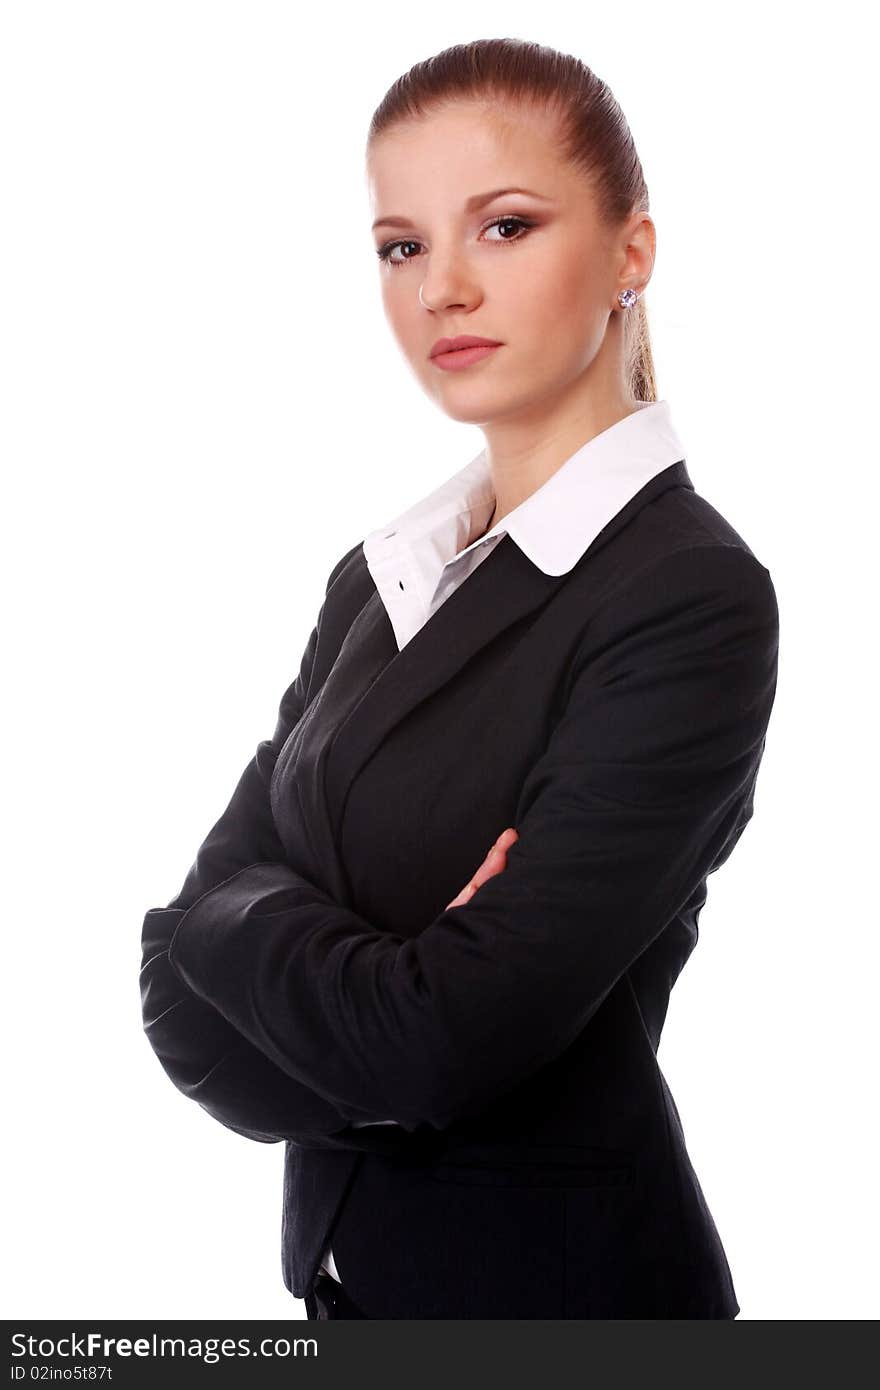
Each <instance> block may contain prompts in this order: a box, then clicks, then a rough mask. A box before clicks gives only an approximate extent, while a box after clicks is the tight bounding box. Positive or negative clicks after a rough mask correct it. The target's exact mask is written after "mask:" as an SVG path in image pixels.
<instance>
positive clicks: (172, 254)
mask: <svg viewBox="0 0 880 1390" xmlns="http://www.w3.org/2000/svg"><path fill="white" fill-rule="evenodd" d="M860 12H861V13H864V11H863V10H862V11H860V9H859V7H857V6H855V5H844V4H837V5H834V6H833V7H829V8H828V9H827V11H826V10H825V9H824V7H812V6H803V5H793V4H792V5H787V4H760V5H751V6H750V5H742V4H741V5H739V6H738V7H736V8H735V9H733V10H730V9H725V10H719V9H718V8H717V7H714V8H713V7H712V6H705V5H699V6H698V5H683V4H669V3H666V4H663V5H657V4H655V3H651V4H643V3H636V0H632V3H630V4H628V5H627V6H624V7H621V6H616V5H611V4H605V5H589V4H581V5H577V6H572V5H570V4H568V3H556V2H555V0H545V3H543V4H542V5H541V6H539V7H538V8H536V7H535V6H534V4H522V3H516V2H513V3H511V0H505V3H491V4H490V3H482V4H476V5H475V4H474V3H467V4H461V3H444V5H442V6H418V5H414V6H410V5H402V6H395V5H387V6H374V5H369V6H363V7H361V6H357V7H355V6H351V7H350V9H349V11H348V12H346V9H345V7H338V6H337V7H333V8H328V7H326V6H318V7H309V6H306V7H302V6H295V5H294V4H293V3H285V4H282V3H259V2H258V0H247V3H244V0H240V3H234V4H233V3H218V0H211V3H195V2H194V0H173V2H172V3H168V2H167V0H149V3H119V0H116V3H103V4H98V3H84V2H83V0H81V2H80V3H77V4H75V5H70V4H66V3H57V4H51V3H9V2H8V0H7V3H6V4H5V5H4V6H3V8H2V11H0V55H2V56H0V131H2V136H0V141H2V144H0V161H2V164H0V187H2V201H3V214H2V219H0V241H2V244H0V276H2V309H0V335H2V336H0V351H2V362H0V379H2V394H3V400H2V411H0V430H2V440H0V443H2V462H3V477H4V483H3V502H4V506H3V538H4V544H3V547H2V550H3V568H4V571H5V575H4V585H3V592H4V596H5V599H6V603H5V605H4V606H5V634H6V635H5V640H4V647H5V650H6V655H7V657H8V658H9V661H8V664H7V666H6V671H7V675H6V679H5V682H4V685H3V697H4V703H5V717H4V720H3V725H2V727H3V733H4V745H5V746H4V750H3V757H4V770H5V773H6V779H5V780H6V796H5V797H4V802H5V810H6V834H5V837H4V839H5V847H6V850H7V853H6V867H5V874H4V877H5V882H6V885H7V888H6V892H5V899H6V903H7V911H6V914H5V924H4V958H3V966H4V988H3V1010H2V1014H3V1026H4V1029H5V1032H6V1037H5V1042H4V1059H5V1061H6V1067H7V1078H6V1084H5V1105H4V1109H5V1119H6V1126H5V1130H6V1135H5V1143H4V1148H3V1155H4V1178H3V1195H4V1198H5V1200H6V1204H7V1210H6V1211H5V1213H4V1227H3V1229H4V1233H5V1235H4V1246H5V1253H6V1269H5V1275H4V1278H5V1285H6V1286H5V1288H4V1290H3V1306H4V1310H5V1314H4V1315H5V1316H6V1317H30V1318H54V1317H58V1318H68V1317H84V1316H91V1317H100V1318H102V1319H108V1318H115V1317H118V1318H126V1317H141V1318H162V1317H176V1318H183V1317H213V1318H234V1317H241V1318H262V1317H282V1318H283V1317H290V1318H301V1317H303V1316H304V1311H305V1310H304V1306H303V1304H302V1303H301V1302H299V1301H295V1300H292V1299H291V1297H290V1295H289V1294H288V1293H287V1291H286V1289H285V1288H284V1286H283V1283H282V1279H281V1266H280V1217H281V1206H280V1203H281V1173H282V1161H283V1146H282V1145H261V1144H256V1143H252V1142H249V1141H248V1140H246V1139H244V1138H241V1137H239V1136H238V1135H236V1134H234V1133H232V1132H231V1131H228V1130H226V1129H224V1128H223V1127H222V1126H220V1125H218V1124H216V1123H215V1122H214V1121H213V1120H211V1119H210V1118H209V1117H208V1116H207V1115H206V1114H205V1113H204V1112H203V1111H202V1110H201V1109H200V1108H199V1107H198V1106H195V1105H193V1104H192V1103H191V1102H189V1101H187V1100H185V1099H184V1097H183V1096H181V1095H180V1094H179V1093H178V1092H177V1091H176V1090H175V1089H174V1087H173V1086H172V1085H171V1083H170V1081H168V1079H167V1078H166V1077H165V1075H164V1073H163V1072H162V1070H161V1068H160V1066H159V1064H158V1062H157V1060H156V1058H155V1056H154V1055H153V1053H152V1051H151V1049H150V1047H149V1045H148V1044H147V1042H146V1039H145V1037H144V1035H143V1033H142V1031H141V1019H140V1001H139V995H138V969H139V964H140V929H141V923H142V919H143V915H144V912H145V911H146V909H147V908H148V907H151V906H161V905H164V904H165V903H166V902H167V901H168V900H170V898H171V897H172V896H173V895H174V894H175V893H176V892H177V891H178V890H179V888H180V886H181V884H182V881H183V877H184V875H185V873H186V870H187V869H188V867H189V865H190V863H191V862H192V859H193V857H194V855H195V851H196V849H197V847H198V845H199V844H200V843H201V840H202V839H203V837H204V835H205V834H206V833H207V831H208V829H209V828H210V826H211V825H212V824H213V823H214V821H215V820H216V818H217V816H218V815H219V814H220V812H221V811H222V810H223V808H224V807H225V805H226V803H227V801H228V799H229V796H230V795H231V793H232V790H233V788H234V786H235V783H236V781H237V779H238V776H239V773H240V771H241V769H242V768H243V767H244V765H245V763H246V762H247V761H248V760H249V759H250V757H251V756H252V754H253V751H254V749H255V748H256V745H257V743H258V742H259V741H260V740H261V739H263V738H266V737H269V736H270V735H271V733H272V730H273V728H274V724H275V716H276V706H277V701H278V699H279V698H280V695H281V692H282V690H283V689H284V688H285V687H286V685H287V684H288V682H289V681H290V680H291V679H292V676H293V674H294V673H295V671H296V670H297V669H298V665H299V659H300V656H301V653H302V649H303V647H304V645H305V642H306V639H307V637H308V634H309V632H310V631H311V627H312V625H313V622H314V619H315V616H316V614H317V610H318V607H319V604H320V601H321V599H322V597H323V591H324V584H325V582H326V578H327V575H328V574H329V571H330V569H331V567H332V566H333V565H334V564H335V562H336V561H337V559H339V557H340V556H341V555H342V554H343V552H344V551H345V550H346V549H348V548H349V547H350V546H352V545H354V544H355V543H356V542H357V541H358V540H360V539H361V538H362V537H363V536H364V535H365V534H366V532H367V531H368V530H371V529H372V528H373V527H375V526H378V525H380V524H381V523H383V522H384V521H386V520H387V519H388V518H389V517H390V516H392V515H395V514H396V513H397V512H398V511H400V510H402V509H403V507H404V506H405V505H408V504H409V503H411V502H412V501H414V500H415V499H416V498H417V497H420V496H422V495H423V494H424V493H426V492H427V491H428V490H429V489H430V488H431V487H433V486H435V485H437V484H439V482H441V481H442V480H443V479H444V478H446V477H447V476H448V475H449V474H450V473H452V472H453V471H454V470H455V469H457V468H458V467H460V466H461V465H462V464H463V463H464V462H466V461H467V460H468V459H469V458H471V457H472V456H473V455H474V453H475V452H476V451H477V450H478V449H479V448H480V447H481V445H482V436H481V435H480V434H479V432H478V431H476V430H475V429H474V428H473V427H470V426H465V425H461V424H459V423H457V422H455V421H451V420H449V419H448V418H447V417H445V416H443V415H442V414H441V413H440V412H439V411H438V410H437V409H436V408H435V406H434V405H433V404H432V403H431V402H430V401H429V400H428V399H427V398H426V397H424V396H423V395H421V394H420V391H419V389H418V386H417V384H416V383H415V381H414V378H413V377H412V376H411V374H410V371H409V369H408V367H407V366H406V364H405V363H404V361H403V360H402V359H401V357H400V356H399V354H398V351H397V348H396V345H395V344H394V342H393V340H392V338H391V335H390V330H389V329H388V327H387V325H386V323H385V320H384V317H383V314H382V308H381V301H380V295H379V272H378V267H377V263H376V258H375V255H374V252H373V245H372V241H371V237H370V233H369V220H370V219H369V207H368V203H367V197H366V188H365V182H364V172H363V147H364V142H365V138H366V129H367V125H368V122H369V118H370V116H371V115H372V112H373V109H374V108H375V106H376V105H377V104H378V103H379V101H380V100H381V98H382V96H383V95H384V93H385V91H386V89H387V88H388V86H389V85H390V84H391V83H392V82H393V81H394V79H395V78H396V77H397V76H399V75H400V74H401V73H403V72H404V71H405V70H406V69H407V68H408V67H409V66H410V65H411V64H413V63H414V62H416V61H418V60H419V59H421V58H423V57H427V56H428V55H429V54H431V53H433V52H437V51H438V50H440V49H441V48H443V47H446V46H447V45H449V44H452V43H456V42H463V41H468V40H470V39H474V38H481V37H490V36H493V35H494V36H505V35H509V36H515V37H519V38H528V39H534V40H537V41H539V42H542V43H546V44H549V45H552V46H554V47H557V48H560V49H563V50H565V51H569V52H574V53H576V54H577V55H578V56H580V57H581V58H582V59H584V61H586V62H587V63H588V64H589V65H590V66H591V67H593V68H594V69H595V70H596V71H597V72H598V73H599V74H600V75H601V76H602V77H604V78H605V79H606V81H608V82H609V84H610V86H611V88H612V90H613V91H614V93H615V95H616V96H617V97H618V99H619V100H620V102H621V104H622V106H623V109H624V111H625V112H626V114H627V116H628V118H629V121H630V124H631V127H632V130H633V133H634V136H635V140H636V144H637V147H638V149H639V153H640V156H641V159H642V162H643V165H644V168H645V171H646V175H647V179H648V184H649V188H650V191H651V213H652V216H653V217H654V219H655V222H656V224H657V229H658V255H657V263H656V267H655V272H654V276H653V279H652V282H651V286H650V288H649V291H648V296H647V303H648V310H649V315H650V322H651V327H652V334H653V343H654V351H655V355H656V360H657V368H658V375H659V393H660V396H661V397H662V398H665V399H668V400H669V401H670V404H671V406H672V408H673V411H674V419H675V422H676V425H677V427H678V429H679V431H680V433H681V434H682V437H683V439H684V441H685V443H686V444H687V447H688V455H687V462H688V469H689V472H690V475H691V478H692V481H693V482H694V484H695V487H696V489H697V491H698V492H700V493H701V494H702V495H704V496H705V497H707V498H708V499H709V500H710V501H711V502H712V503H713V505H715V506H716V507H717V508H718V509H719V510H720V511H721V512H722V513H723V514H724V515H725V516H726V517H727V518H728V519H729V520H730V521H731V522H732V524H733V525H734V526H735V527H736V528H737V529H738V530H739V531H740V532H741V533H742V534H743V535H744V537H745V538H746V540H747V542H748V543H749V545H750V546H751V548H752V549H753V550H754V552H755V554H756V555H757V556H758V558H759V559H760V560H761V561H762V563H764V564H766V565H767V566H768V568H769V569H770V572H771V575H772V577H773V579H774V583H775V585H776V591H777V598H778V601H779V607H780V615H781V647H780V669H779V684H778V691H777V700H776V707H775V709H774V713H773V717H772V722H771V727H770V732H769V737H768V742H767V748H766V753H765V758H764V763H763V766H762V770H761V774H760V778H759V785H758V793H757V798H756V810H755V817H754V820H753V821H752V823H751V825H750V826H749V828H748V830H747V832H746V834H745V835H744V837H743V840H742V842H741V843H740V845H739V847H738V848H737V850H736V853H735V854H734V855H733V857H732V859H731V861H730V862H729V863H728V864H727V865H726V866H725V867H724V868H723V869H722V870H721V871H720V872H719V873H718V875H717V876H715V877H714V878H713V879H711V880H710V884H709V900H708V903H707V906H706V908H705V910H704V912H703V914H702V917H701V924H700V925H701V939H700V943H699V947H698V949H697V950H696V952H695V954H694V956H693V957H692V958H691V960H690V962H689V963H688V965H687V967H686V969H685V971H684V974H683V975H682V977H681V979H680V980H679V982H678V983H677V985H676V987H675V990H674V993H673V996H672V1001H671V1005H670V1010H669V1016H668V1021H667V1024H666V1030H665V1034H664V1038H663V1042H662V1045H661V1052H660V1061H661V1064H662V1066H663V1069H664V1072H665V1074H666V1076H667V1079H668V1080H669V1083H670V1086H671V1088H672V1091H673V1093H674V1095H675V1097H676V1100H677V1103H678V1106H679V1109H680V1111H681V1115H682V1119H683V1122H684V1127H685V1134H686V1138H687V1142H688V1147H689V1150H690V1153H691V1156H692V1158H693V1161H694V1164H695V1167H696V1169H697V1172H698V1174H699V1176H700V1179H701V1181H702V1184H703V1187H704V1191H705V1193H706V1197H707V1200H708V1202H709V1205H710V1207H711V1209H712V1212H713V1215H714V1217H715V1220H716V1223H717V1225H718V1228H719V1231H720V1233H721V1236H722V1239H723V1241H724V1244H725V1247H726V1250H727V1254H728V1257H729V1260H730V1263H731V1267H732V1270H733V1274H734V1281H735V1285H736V1289H737V1293H738V1296H739V1301H740V1303H741V1305H742V1313H741V1318H742V1319H744V1320H745V1319H783V1318H784V1319H788V1318H793V1319H824V1318H832V1319H844V1318H871V1317H876V1315H877V1312H878V1307H877V1304H878V1300H877V1289H876V1258H875V1250H876V1241H877V1235H878V1230H877V1224H876V1189H877V1171H878V1154H877V1151H876V1146H875V1142H874V1138H873V1135H872V1120H874V1119H875V1117H876V1094H877V1084H876V1074H877V1054H876V1035H877V998H878V991H877V949H876V938H877V919H878V914H877V907H876V893H875V889H874V887H873V878H874V871H875V868H876V863H877V854H876V845H875V836H874V835H873V834H872V829H874V828H876V818H875V817H874V816H873V815H872V812H873V810H874V803H875V797H876V788H877V768H876V764H875V763H874V760H873V758H872V756H871V755H872V753H873V751H874V747H875V737H874V735H875V729H876V699H877V687H876V682H875V680H874V679H872V673H871V666H870V663H871V662H872V660H873V658H874V655H875V648H876V634H877V617H876V594H877V588H876V580H875V575H876V549H877V543H876V530H877V527H876V515H877V513H876V507H877V500H878V499H877V490H876V482H875V475H876V466H877V462H878V458H877V447H876V440H877V423H878V407H877V404H876V396H877V360H876V354H875V353H874V351H873V349H874V348H875V344H876V338H877V327H876V318H877V312H876V304H875V298H876V284H875V281H876V263H877V225H878V224H877V217H876V212H877V206H876V195H875V193H874V185H875V182H876V180H875V172H874V170H875V165H874V160H873V156H874V153H875V151H874V149H873V148H872V147H869V145H868V141H867V136H866V127H867V123H868V122H869V120H871V119H872V118H873V121H874V123H875V124H876V111H873V112H872V111H871V110H870V109H869V93H871V95H873V88H874V83H875V74H874V72H873V70H872V69H871V68H870V67H869V52H868V48H867V45H866V43H865V41H864V38H865V36H864V34H863V32H862V30H861V28H860V26H859V24H858V22H857V17H858V15H859V13H860ZM872 709H873V710H874V714H873V715H872V714H871V713H870V711H871V710H872Z"/></svg>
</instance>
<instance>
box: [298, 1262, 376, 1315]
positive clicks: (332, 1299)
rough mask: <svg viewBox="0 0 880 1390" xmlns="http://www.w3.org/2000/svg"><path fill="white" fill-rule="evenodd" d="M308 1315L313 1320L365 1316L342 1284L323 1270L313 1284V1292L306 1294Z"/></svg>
mask: <svg viewBox="0 0 880 1390" xmlns="http://www.w3.org/2000/svg"><path fill="white" fill-rule="evenodd" d="M305 1305H306V1315H307V1316H308V1317H309V1318H310V1319H311V1320H312V1321H313V1322H325V1321H327V1320H328V1319H329V1318H365V1317H366V1316H367V1315H366V1313H362V1312H361V1310H360V1308H358V1306H357V1304H356V1303H352V1301H351V1299H350V1298H349V1297H348V1294H347V1293H346V1292H345V1290H344V1289H343V1287H342V1285H341V1284H340V1283H339V1282H338V1281H337V1280H336V1279H332V1278H331V1277H330V1275H329V1274H325V1273H324V1271H323V1270H319V1271H318V1276H317V1278H316V1279H315V1282H314V1284H313V1285H312V1291H311V1293H307V1294H306V1296H305Z"/></svg>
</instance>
